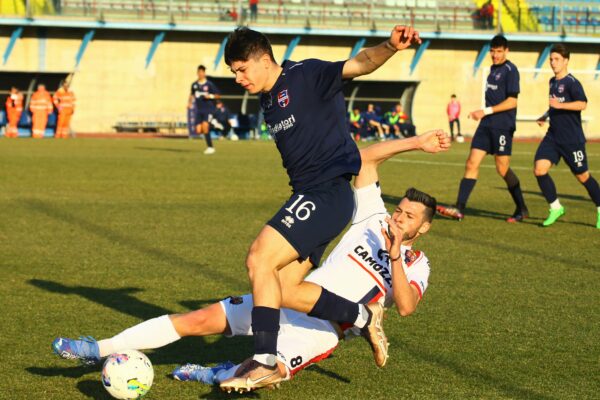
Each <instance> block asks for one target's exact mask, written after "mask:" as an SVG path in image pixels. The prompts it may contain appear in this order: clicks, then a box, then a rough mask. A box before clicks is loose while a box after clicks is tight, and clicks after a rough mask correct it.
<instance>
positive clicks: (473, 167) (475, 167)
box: [465, 158, 479, 171]
mask: <svg viewBox="0 0 600 400" xmlns="http://www.w3.org/2000/svg"><path fill="white" fill-rule="evenodd" d="M465 168H466V169H467V171H477V170H478V169H479V163H477V162H475V161H473V160H472V159H471V158H468V159H467V163H466V164H465Z"/></svg>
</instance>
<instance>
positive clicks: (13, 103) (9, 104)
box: [6, 86, 23, 138]
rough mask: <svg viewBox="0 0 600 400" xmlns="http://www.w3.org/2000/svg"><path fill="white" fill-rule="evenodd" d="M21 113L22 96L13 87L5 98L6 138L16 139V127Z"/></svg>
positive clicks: (17, 134) (17, 132)
mask: <svg viewBox="0 0 600 400" xmlns="http://www.w3.org/2000/svg"><path fill="white" fill-rule="evenodd" d="M22 112H23V95H22V94H21V92H19V89H17V88H16V87H15V86H13V87H11V88H10V94H9V95H8V97H7V98H6V116H7V118H8V129H7V130H6V137H15V138H16V137H18V136H19V131H18V129H17V125H18V124H19V120H20V119H21V113H22Z"/></svg>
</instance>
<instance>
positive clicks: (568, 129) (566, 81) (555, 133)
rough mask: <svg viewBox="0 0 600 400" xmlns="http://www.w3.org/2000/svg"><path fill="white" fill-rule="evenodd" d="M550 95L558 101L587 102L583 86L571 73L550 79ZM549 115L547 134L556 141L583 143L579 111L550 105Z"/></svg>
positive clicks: (583, 137)
mask: <svg viewBox="0 0 600 400" xmlns="http://www.w3.org/2000/svg"><path fill="white" fill-rule="evenodd" d="M550 97H556V98H557V99H558V101H559V102H560V103H571V102H573V101H585V102H587V97H585V92H584V91H583V86H581V83H579V81H578V80H577V79H575V77H574V76H573V75H571V74H568V75H567V76H565V77H564V78H562V79H559V80H557V79H556V78H552V79H550ZM549 116H550V128H549V129H548V135H550V136H552V137H553V138H554V141H556V143H585V136H584V135H583V129H582V128H581V111H572V110H557V109H555V108H552V107H550V110H549Z"/></svg>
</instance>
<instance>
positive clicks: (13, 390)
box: [0, 139, 600, 399]
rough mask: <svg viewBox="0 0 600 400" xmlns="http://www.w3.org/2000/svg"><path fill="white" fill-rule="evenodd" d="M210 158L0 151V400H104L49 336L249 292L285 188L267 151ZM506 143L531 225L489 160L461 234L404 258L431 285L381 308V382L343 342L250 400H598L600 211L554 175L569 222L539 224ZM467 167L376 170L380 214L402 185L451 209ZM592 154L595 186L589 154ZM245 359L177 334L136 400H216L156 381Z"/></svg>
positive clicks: (156, 357)
mask: <svg viewBox="0 0 600 400" xmlns="http://www.w3.org/2000/svg"><path fill="white" fill-rule="evenodd" d="M216 147H217V153H216V154H215V155H214V156H210V157H207V156H204V155H202V154H201V151H202V150H203V148H204V147H203V144H202V143H200V142H198V141H196V142H189V141H183V140H156V139H148V140H102V139H82V140H67V141H54V140H43V141H33V140H6V139H3V140H0V171H1V172H0V174H1V175H0V207H1V210H2V218H1V219H0V254H1V258H0V265H1V269H0V274H1V275H0V299H1V303H0V306H1V309H2V323H1V324H0V348H1V349H2V363H0V373H1V375H2V379H0V398H11V399H25V398H41V397H43V398H45V399H67V398H68V399H77V398H95V399H106V398H109V396H108V394H106V393H105V391H104V389H103V388H102V386H101V383H100V368H99V367H98V368H84V367H81V366H79V365H78V364H76V363H74V362H68V361H66V360H61V359H58V358H57V357H56V356H55V355H53V354H52V353H51V350H50V343H51V341H52V339H53V338H54V337H56V336H59V335H64V336H70V337H76V336H78V335H82V334H85V335H92V336H94V337H96V338H106V337H109V336H112V335H114V334H116V333H118V332H119V331H121V330H122V329H124V328H126V327H128V326H131V325H133V324H136V323H138V322H140V321H142V320H144V319H148V318H151V317H155V316H159V315H162V314H165V313H172V312H185V311H188V310H192V309H196V308H197V307H200V306H203V305H206V304H209V303H211V302H214V301H216V300H218V299H220V298H222V297H225V296H227V295H230V294H241V293H244V292H247V291H248V290H249V284H248V283H247V278H246V273H245V267H244V258H245V253H246V250H247V248H248V246H249V245H250V243H251V241H252V239H253V238H254V237H255V235H256V234H257V232H258V231H259V230H260V228H261V227H262V226H263V224H264V222H265V221H267V220H268V219H269V218H270V217H271V215H272V214H273V213H274V212H275V211H276V210H277V209H278V207H280V205H281V204H283V202H284V200H286V199H287V197H288V196H289V193H290V191H289V189H288V188H287V177H286V175H285V172H284V170H283V168H281V166H280V164H281V162H280V159H279V155H278V153H277V152H276V150H275V148H274V145H273V144H272V143H258V142H238V143H231V142H218V143H217V144H216ZM514 147H515V155H514V157H513V166H514V167H515V172H516V173H517V175H518V176H519V178H520V179H521V184H522V187H523V189H524V193H525V197H526V200H527V202H528V205H529V210H530V213H531V215H532V218H530V219H529V220H527V221H526V222H525V223H521V224H516V225H509V224H507V223H505V222H504V219H505V218H506V217H507V216H508V215H509V214H511V213H512V211H513V205H512V201H511V199H510V196H509V194H508V192H507V191H506V189H505V186H504V182H503V181H502V180H501V179H500V178H499V177H498V176H497V175H496V172H495V171H494V168H493V165H492V159H491V158H488V159H486V161H485V166H484V167H483V168H482V169H481V175H480V179H479V181H478V183H477V186H476V187H475V190H474V192H473V194H472V196H471V199H470V202H469V207H470V209H469V210H468V211H467V217H466V219H465V220H464V221H462V222H460V223H458V222H455V221H451V220H445V219H437V220H436V221H435V224H434V226H433V228H432V231H431V233H430V234H428V235H427V237H425V238H423V239H422V240H421V242H420V245H419V248H421V249H423V250H424V251H425V252H426V253H427V255H428V257H429V258H430V260H431V264H432V275H431V279H430V286H429V289H428V291H427V293H426V295H425V298H424V300H423V302H422V303H421V304H420V306H419V309H418V310H417V312H416V314H415V315H413V316H411V317H408V318H404V319H401V318H400V317H398V316H397V315H396V313H395V312H393V310H391V311H392V312H388V314H389V318H388V319H387V321H386V326H387V333H388V336H389V338H390V342H391V348H390V354H391V357H390V360H389V362H388V365H387V366H386V368H385V369H384V370H378V369H377V368H376V367H375V366H374V364H373V361H372V357H371V354H370V351H369V349H368V346H367V345H366V343H364V342H363V341H362V340H354V341H351V342H348V343H343V344H341V345H340V347H339V348H338V350H337V351H336V352H335V355H334V357H333V358H330V359H328V360H325V361H323V362H321V363H319V364H318V365H316V366H314V367H312V368H309V369H307V370H305V371H304V372H302V373H300V374H299V375H298V376H297V377H296V378H295V379H294V380H293V381H291V382H288V383H286V384H284V385H282V389H281V390H278V391H260V392H257V393H255V394H251V395H249V397H258V398H264V399H272V398H273V399H274V398H277V399H291V398H294V399H302V398H331V399H348V398H385V397H390V398H418V399H426V398H444V399H465V398H485V399H491V398H493V399H496V398H497V399H502V398H505V399H569V398H573V399H575V398H577V399H583V398H597V397H596V396H597V395H598V393H599V392H600V384H599V381H598V376H600V367H599V359H600V349H599V340H598V338H599V321H600V284H599V282H600V281H599V277H600V266H599V264H600V261H599V260H600V232H599V231H597V230H596V229H595V228H594V227H593V225H594V224H595V219H596V209H595V207H594V206H593V204H592V203H591V202H590V200H589V199H588V196H587V193H586V192H585V190H584V188H583V187H582V186H581V185H580V184H579V183H578V182H577V181H576V180H575V179H574V178H573V176H572V175H571V174H570V173H569V172H568V170H567V169H566V167H565V166H564V165H562V164H561V165H560V166H559V167H557V168H555V169H554V171H553V172H552V176H553V177H554V179H555V181H556V185H557V188H558V191H559V194H560V199H561V201H562V203H563V204H564V205H565V206H566V209H567V214H566V215H565V216H564V217H563V218H562V219H561V220H560V221H559V222H558V223H556V224H555V225H554V226H552V227H550V228H545V229H544V228H541V227H539V224H540V223H541V221H542V220H543V219H544V218H545V217H546V214H547V205H546V204H545V201H544V200H543V198H542V197H541V195H539V194H538V187H537V184H536V181H535V178H534V177H533V174H532V172H531V166H532V159H533V153H534V151H535V148H536V145H535V144H524V143H517V144H515V146H514ZM467 151H468V145H467V144H463V145H455V146H454V148H453V150H452V151H451V152H449V153H447V154H439V155H435V156H431V155H426V154H423V153H411V154H405V155H401V156H398V157H396V158H394V159H393V160H390V161H389V162H387V163H386V164H384V165H383V166H382V167H381V169H380V175H381V176H380V178H381V182H382V188H383V192H384V193H385V200H386V203H387V206H388V209H389V210H392V209H393V207H394V205H395V203H396V202H397V201H398V199H399V196H401V195H402V193H403V192H404V190H405V189H406V188H407V187H408V186H411V185H414V186H416V187H418V188H420V189H422V190H425V191H427V192H429V193H431V194H433V195H435V196H436V197H437V198H438V200H439V201H440V202H446V203H451V202H453V201H454V199H455V198H456V191H457V187H458V182H459V180H460V178H461V176H462V171H463V165H464V160H465V158H466V154H467ZM588 153H589V161H590V166H591V170H592V171H596V172H595V175H596V177H597V178H600V145H598V144H589V145H588ZM329 249H331V247H330V248H329ZM251 343H252V342H251V340H249V339H248V338H234V339H224V338H216V337H211V338H188V339H185V340H182V341H180V342H178V343H176V344H173V345H171V346H167V347H165V348H163V349H159V350H156V351H149V352H147V354H148V356H149V357H150V359H151V360H152V362H153V363H154V368H155V381H154V386H153V388H152V389H151V391H150V393H149V394H148V396H147V398H148V399H167V398H173V399H175V398H176V399H197V398H229V397H231V396H228V395H226V394H221V393H220V392H218V391H215V390H213V389H211V388H208V387H206V386H203V385H200V384H196V383H181V382H176V381H173V380H171V379H169V378H167V376H166V375H167V374H168V373H169V372H170V371H171V370H172V369H173V368H174V367H175V366H176V365H178V364H180V363H184V362H198V363H202V364H211V363H215V362H218V361H222V360H226V359H230V360H232V361H238V362H239V361H241V360H243V359H244V358H245V357H246V356H248V355H249V354H250V353H251V346H252V344H251ZM235 397H237V396H235Z"/></svg>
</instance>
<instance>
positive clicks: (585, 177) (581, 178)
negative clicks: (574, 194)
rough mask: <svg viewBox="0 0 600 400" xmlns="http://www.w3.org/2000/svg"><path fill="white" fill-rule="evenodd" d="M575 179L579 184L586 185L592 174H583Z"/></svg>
mask: <svg viewBox="0 0 600 400" xmlns="http://www.w3.org/2000/svg"><path fill="white" fill-rule="evenodd" d="M575 178H577V180H578V181H579V183H581V184H584V183H586V182H587V180H588V179H590V173H589V172H588V171H586V172H584V173H583V174H578V175H575Z"/></svg>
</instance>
